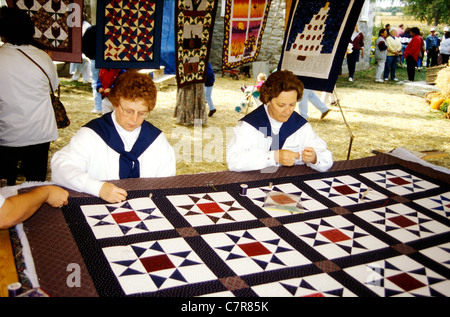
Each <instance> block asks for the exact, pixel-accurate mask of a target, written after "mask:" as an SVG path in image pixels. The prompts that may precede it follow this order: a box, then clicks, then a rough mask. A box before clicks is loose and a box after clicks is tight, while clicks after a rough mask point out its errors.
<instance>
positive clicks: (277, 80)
mask: <svg viewBox="0 0 450 317" xmlns="http://www.w3.org/2000/svg"><path fill="white" fill-rule="evenodd" d="M303 89H304V86H303V83H302V82H301V81H300V80H299V79H298V78H297V76H295V75H294V74H293V73H292V72H290V71H286V70H281V71H276V72H274V73H272V74H271V75H270V76H269V77H268V78H267V80H266V81H265V82H264V84H263V85H262V86H261V91H260V92H261V94H260V99H261V102H263V105H261V106H259V107H258V108H256V109H255V110H253V111H252V112H250V113H249V114H247V115H246V116H244V117H243V118H242V119H241V120H240V121H239V123H238V124H237V125H236V126H235V127H234V130H233V132H234V134H233V137H232V139H231V141H230V142H229V144H228V146H227V153H226V157H227V164H228V168H229V170H230V171H237V172H242V171H250V170H262V171H264V170H266V171H267V168H269V170H271V169H272V168H274V167H275V168H276V167H278V166H292V165H297V164H306V165H307V166H308V167H310V168H312V169H315V170H317V171H326V170H328V169H329V168H330V167H331V166H332V164H333V159H332V154H331V152H330V151H329V150H328V149H327V145H326V143H325V141H323V140H322V139H321V138H319V137H318V136H317V135H316V134H315V133H314V131H313V129H312V126H311V124H310V123H308V121H306V119H305V118H303V117H302V116H300V115H299V114H298V113H297V112H295V108H296V106H297V102H298V101H299V100H300V99H301V98H302V95H303Z"/></svg>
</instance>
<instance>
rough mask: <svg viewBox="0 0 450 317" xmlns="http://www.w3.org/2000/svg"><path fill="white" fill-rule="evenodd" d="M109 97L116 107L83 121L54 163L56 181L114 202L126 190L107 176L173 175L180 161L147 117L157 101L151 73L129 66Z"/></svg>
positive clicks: (112, 177)
mask: <svg viewBox="0 0 450 317" xmlns="http://www.w3.org/2000/svg"><path fill="white" fill-rule="evenodd" d="M110 100H111V103H112V105H113V106H114V111H113V112H110V113H107V114H105V115H103V116H102V117H100V118H97V119H94V120H92V121H90V122H89V123H87V124H86V125H85V126H83V127H82V128H81V129H80V130H79V131H78V132H77V133H76V134H75V135H74V136H73V137H72V139H71V140H70V142H69V144H67V145H66V146H65V147H64V148H63V149H61V150H60V151H58V152H56V153H55V154H54V155H53V158H52V161H51V168H52V180H53V181H54V182H55V183H56V184H58V185H61V186H64V187H67V188H70V189H73V190H76V191H79V192H85V193H88V194H91V195H94V196H98V197H100V198H102V199H104V200H105V201H107V202H110V203H115V202H121V201H123V200H125V199H126V197H127V192H126V191H125V190H124V189H121V188H119V187H117V186H115V185H113V184H112V183H111V182H108V181H109V180H116V179H124V178H136V177H166V176H174V175H175V173H176V160H175V152H174V150H173V148H172V146H171V145H170V144H169V142H168V141H167V138H166V136H165V135H164V134H163V133H162V132H161V130H159V129H158V128H156V127H155V126H153V125H152V124H151V123H150V122H148V121H146V120H145V119H146V118H147V116H148V114H149V113H150V111H151V110H153V108H154V107H155V105H156V87H155V84H154V83H153V80H152V78H151V77H150V76H147V75H145V74H140V73H138V72H136V71H132V70H128V71H127V72H125V73H123V74H122V75H120V76H119V77H118V79H117V81H116V83H115V84H114V86H113V88H112V89H111V92H110Z"/></svg>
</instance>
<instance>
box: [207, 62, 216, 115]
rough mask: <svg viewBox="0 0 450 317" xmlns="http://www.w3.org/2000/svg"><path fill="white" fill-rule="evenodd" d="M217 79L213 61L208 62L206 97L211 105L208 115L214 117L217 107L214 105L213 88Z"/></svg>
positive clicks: (209, 105)
mask: <svg viewBox="0 0 450 317" xmlns="http://www.w3.org/2000/svg"><path fill="white" fill-rule="evenodd" d="M215 81H216V76H215V75H214V71H213V68H212V65H211V63H209V62H208V67H207V68H206V81H205V99H206V102H207V103H208V107H209V113H208V117H212V116H213V115H214V114H215V113H216V111H217V110H216V107H214V103H213V100H212V90H213V87H214V82H215Z"/></svg>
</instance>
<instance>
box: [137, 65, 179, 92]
mask: <svg viewBox="0 0 450 317" xmlns="http://www.w3.org/2000/svg"><path fill="white" fill-rule="evenodd" d="M139 72H140V73H143V74H148V75H150V74H151V75H152V76H153V82H154V83H155V85H156V89H158V90H159V89H160V88H161V87H163V86H167V85H171V84H176V82H175V75H170V74H164V66H160V68H159V69H140V70H139Z"/></svg>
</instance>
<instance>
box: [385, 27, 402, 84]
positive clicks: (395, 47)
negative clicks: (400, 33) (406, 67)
mask: <svg viewBox="0 0 450 317" xmlns="http://www.w3.org/2000/svg"><path fill="white" fill-rule="evenodd" d="M386 43H387V56H386V65H385V67H384V76H383V78H384V80H385V81H387V80H389V74H390V75H391V80H393V81H398V79H397V77H395V71H396V69H397V59H398V57H399V55H400V54H401V53H402V43H400V39H399V38H398V37H397V30H396V29H391V32H390V34H389V35H388V37H387V38H386Z"/></svg>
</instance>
